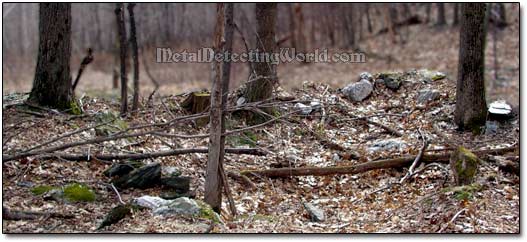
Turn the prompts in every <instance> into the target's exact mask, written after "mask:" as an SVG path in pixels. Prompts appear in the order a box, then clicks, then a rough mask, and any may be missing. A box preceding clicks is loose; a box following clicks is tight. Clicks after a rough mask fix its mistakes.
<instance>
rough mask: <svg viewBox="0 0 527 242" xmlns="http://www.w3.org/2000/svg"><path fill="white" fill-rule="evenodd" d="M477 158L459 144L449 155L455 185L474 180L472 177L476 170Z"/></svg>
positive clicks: (465, 183)
mask: <svg viewBox="0 0 527 242" xmlns="http://www.w3.org/2000/svg"><path fill="white" fill-rule="evenodd" d="M478 164H479V159H478V157H477V156H476V155H475V154H474V153H472V152H470V151H469V150H467V149H465V148H464V147H463V146H459V147H458V148H457V149H456V150H455V151H454V152H453V153H452V155H451V156H450V168H451V169H452V172H453V174H454V180H455V182H456V185H458V186H462V185H468V184H471V183H472V182H473V181H474V177H475V175H476V173H477V171H478Z"/></svg>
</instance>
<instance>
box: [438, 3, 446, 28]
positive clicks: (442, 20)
mask: <svg viewBox="0 0 527 242" xmlns="http://www.w3.org/2000/svg"><path fill="white" fill-rule="evenodd" d="M436 4H437V25H438V26H443V25H445V24H446V17H445V3H436Z"/></svg>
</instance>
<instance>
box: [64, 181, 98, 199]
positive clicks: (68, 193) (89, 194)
mask: <svg viewBox="0 0 527 242" xmlns="http://www.w3.org/2000/svg"><path fill="white" fill-rule="evenodd" d="M63 193H64V199H66V201H68V202H93V201H95V193H94V192H93V191H92V190H91V189H90V188H89V187H87V186H85V185H81V184H77V183H74V184H70V185H67V186H66V187H64V191H63Z"/></svg>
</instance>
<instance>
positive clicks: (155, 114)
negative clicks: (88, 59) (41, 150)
mask: <svg viewBox="0 0 527 242" xmlns="http://www.w3.org/2000/svg"><path fill="white" fill-rule="evenodd" d="M515 17H516V16H514V15H512V18H513V19H511V22H512V23H514V24H512V25H511V26H509V27H508V28H507V29H505V30H504V32H503V35H502V36H501V37H500V42H499V48H498V49H499V50H500V51H501V53H502V54H501V55H499V62H500V70H501V71H500V76H501V79H500V80H493V77H492V76H493V73H492V68H493V66H492V61H491V60H492V52H491V48H487V68H486V70H487V71H486V76H487V79H488V80H493V81H492V83H491V84H490V85H492V86H491V87H492V88H489V89H488V95H487V99H488V100H489V101H494V100H497V99H505V100H507V101H508V102H509V103H511V104H512V106H517V105H519V78H520V77H519V38H518V37H519V24H518V23H519V21H518V20H514V18H515ZM408 30H409V31H410V32H409V38H408V41H407V43H406V44H405V45H393V44H392V43H390V42H389V38H388V37H387V36H386V35H380V36H376V37H374V38H372V39H370V40H368V41H365V42H364V43H365V44H364V45H365V46H361V47H362V49H364V50H365V51H366V53H367V51H368V50H376V51H377V52H378V53H377V55H376V56H375V57H372V58H370V59H368V63H367V64H359V65H345V64H340V65H338V64H336V65H335V64H322V63H318V64H308V65H302V64H288V65H284V66H283V67H279V73H280V74H279V75H280V79H281V80H282V85H283V86H284V89H285V90H283V89H280V90H278V91H277V93H276V94H277V95H279V96H292V97H295V98H296V99H297V100H308V101H309V100H318V101H319V102H321V103H322V104H323V105H324V107H325V110H324V111H325V118H324V122H323V126H320V124H321V122H322V121H321V119H322V117H321V116H323V115H322V113H321V112H316V113H314V114H310V115H307V116H301V115H289V116H287V117H284V118H283V119H280V120H279V122H276V123H272V124H269V125H267V126H265V127H261V128H257V129H252V130H250V131H248V132H247V133H241V134H238V135H236V136H233V138H232V139H228V140H227V146H228V147H255V148H261V149H263V150H265V151H267V152H268V154H267V155H266V156H250V155H231V154H227V155H226V162H225V170H226V171H233V172H238V171H240V170H246V169H269V168H271V167H275V166H277V165H284V164H287V166H293V167H306V166H317V167H328V166H343V165H355V164H361V163H364V162H368V161H373V160H379V159H385V158H395V157H400V156H404V155H408V154H412V155H416V154H417V153H418V151H419V149H420V148H421V146H422V140H421V139H420V138H419V132H421V133H423V134H424V135H426V136H427V137H428V139H429V141H430V145H429V146H428V148H427V150H428V151H429V153H441V152H449V149H450V148H452V147H453V145H452V144H462V145H464V146H465V147H466V148H468V149H471V150H481V149H490V148H499V147H511V146H514V145H517V144H518V142H519V132H520V131H519V129H520V124H519V120H518V119H513V120H509V121H506V122H502V123H500V124H499V128H498V130H497V133H496V134H480V135H473V134H471V133H461V132H458V131H456V130H455V128H456V127H455V125H454V124H453V123H452V117H453V111H454V107H455V77H456V74H457V69H456V66H457V55H458V44H457V43H458V34H457V31H451V29H437V28H430V27H429V26H428V27H427V26H421V25H419V26H412V27H410V28H409V29H408ZM487 43H488V45H489V46H491V45H492V39H489V42H487ZM388 56H391V57H392V58H387V57H388ZM240 68H242V67H240ZM421 68H430V69H433V70H435V71H441V72H444V73H446V74H447V78H445V79H441V80H438V81H434V82H431V83H423V82H420V81H418V80H413V81H412V80H407V81H405V82H403V86H402V87H401V88H400V89H399V90H398V91H392V90H390V89H387V88H386V87H384V86H383V85H376V86H375V90H374V92H373V93H372V95H371V96H370V97H369V98H367V99H366V100H364V101H362V102H350V101H349V100H347V99H346V98H344V97H343V95H342V94H340V93H339V91H338V90H337V89H338V88H341V87H343V86H344V85H346V84H348V83H350V82H353V81H355V80H356V79H357V78H358V74H359V73H360V72H362V71H368V72H371V73H372V74H375V73H377V72H384V71H396V70H399V71H404V72H407V71H410V70H411V69H421ZM174 69H177V68H174ZM208 70H209V68H208V66H207V67H204V68H203V71H201V73H208ZM93 72H95V73H92V74H86V76H85V77H84V78H86V80H90V83H89V84H88V83H86V82H87V81H86V82H82V81H81V86H80V87H79V91H80V92H81V93H85V94H86V95H84V96H83V97H82V100H83V107H84V110H85V112H86V113H87V114H88V115H86V116H84V117H74V118H71V117H70V116H67V115H51V114H49V113H45V112H43V113H44V114H45V115H44V116H35V115H34V114H31V113H27V112H26V113H24V112H20V110H19V109H17V108H16V107H15V106H11V107H7V108H4V109H3V117H2V123H3V129H2V137H3V146H2V153H3V154H4V155H6V154H13V153H16V152H19V151H21V150H24V149H27V148H29V147H32V146H34V145H36V144H39V143H43V142H45V141H47V140H50V139H51V138H53V137H56V136H57V135H60V134H63V133H66V132H71V131H74V130H77V129H79V128H80V127H88V126H90V125H94V124H95V123H96V120H95V118H94V115H95V114H96V113H99V112H102V111H113V112H118V110H119V104H118V102H117V101H116V100H115V99H111V98H109V97H111V96H112V95H116V94H117V91H115V93H113V91H112V90H111V86H110V83H111V82H110V79H111V77H110V75H108V74H106V73H103V72H97V71H95V70H93ZM153 72H154V73H156V71H155V70H154V71H153ZM240 72H241V71H240ZM86 73H89V71H87V72H86ZM233 73H235V74H233V75H234V77H233V78H234V79H235V81H234V85H233V86H234V87H235V88H236V87H237V86H238V85H237V83H240V82H242V81H243V78H244V77H246V74H243V73H242V74H236V73H237V72H236V71H234V72H233ZM202 75H203V76H200V75H199V74H192V75H187V76H184V77H178V78H179V79H187V80H188V79H190V80H192V81H190V82H184V83H182V82H179V81H181V80H179V79H178V81H164V82H163V83H162V87H161V89H160V94H161V96H157V97H156V98H155V99H154V100H155V105H154V106H153V107H152V108H149V109H145V110H144V111H143V112H141V113H140V114H138V115H136V116H133V117H128V118H127V119H126V122H127V124H128V126H134V125H138V124H145V123H152V122H163V121H167V120H171V119H172V118H173V115H175V116H181V115H185V113H184V111H183V110H182V109H181V107H180V106H179V103H180V102H181V101H182V100H183V99H184V96H182V95H173V94H174V93H181V92H183V91H188V89H189V88H188V87H189V86H192V88H200V87H207V85H208V82H207V81H203V80H208V78H209V75H208V74H202ZM240 76H242V77H240ZM167 77H170V75H167ZM193 77H194V79H193ZM236 78H238V79H239V80H237V79H236ZM26 79H30V78H26ZM144 79H145V80H148V79H147V78H146V77H145V78H144ZM160 79H164V78H160ZM142 80H143V79H142ZM197 80H201V81H197ZM94 83H95V84H94ZM321 83H324V84H321ZM4 84H5V85H4V94H5V93H9V92H12V91H25V92H27V91H29V89H28V87H29V86H30V85H31V83H30V82H29V84H27V83H25V84H24V83H15V82H9V81H7V82H4ZM28 85H29V86H28ZM145 85H147V84H145ZM423 88H433V89H438V90H439V91H440V93H441V94H440V98H439V100H436V101H434V102H431V103H428V104H426V105H417V104H416V102H415V100H416V96H417V94H418V91H419V90H421V89H423ZM108 90H110V91H108ZM151 90H152V87H151V86H149V87H148V86H147V87H146V88H144V91H143V94H144V95H143V96H145V97H146V96H148V94H149V92H150V91H151ZM99 94H100V95H99ZM101 96H105V97H106V98H101ZM161 100H162V101H163V102H161ZM294 103H295V102H289V103H282V104H280V106H281V107H282V108H284V110H281V109H280V110H281V112H282V113H286V111H287V110H290V109H291V108H292V107H293V105H294ZM4 104H5V103H4ZM337 104H338V105H337ZM337 106H340V107H344V108H345V110H347V112H343V111H342V110H339V109H337V108H336V107H337ZM350 114H351V115H353V116H359V117H365V116H372V115H373V116H374V117H372V118H371V120H372V121H375V122H378V123H382V124H384V125H387V126H390V127H392V128H393V129H395V130H397V131H399V132H401V133H402V134H403V136H402V137H395V136H393V134H390V133H386V132H385V130H384V129H382V128H379V127H378V126H375V125H371V124H365V123H364V122H361V121H358V120H350V117H349V115H350ZM228 124H229V127H228V128H240V127H245V126H247V125H246V124H245V123H244V122H243V121H242V120H238V119H236V118H234V117H229V122H228ZM321 127H323V128H321ZM310 130H311V131H315V132H322V133H323V134H324V136H325V137H326V138H327V139H328V140H331V141H332V142H334V143H336V144H338V145H339V146H341V147H344V148H345V150H346V151H345V152H343V151H338V150H332V149H331V148H328V147H326V146H324V144H323V142H321V140H320V139H319V138H316V137H315V136H314V135H312V134H313V133H312V132H310ZM169 131H170V132H172V133H185V134H198V133H207V132H208V129H207V128H206V127H204V128H196V127H195V125H193V124H192V122H187V123H180V124H178V125H175V126H172V127H171V129H170V130H169ZM94 136H95V132H94V131H93V130H88V131H86V132H83V133H80V134H77V135H73V136H71V137H69V138H67V139H64V140H61V141H59V142H58V143H67V142H73V141H77V140H84V139H88V138H92V137H94ZM387 140H392V141H393V140H395V141H396V142H397V143H399V144H403V145H401V146H400V147H398V148H395V149H388V150H384V151H373V150H372V149H371V147H372V146H373V145H374V144H375V143H378V142H380V141H387ZM168 144H170V145H171V146H174V147H177V148H192V147H206V146H207V144H208V143H207V139H206V138H205V139H182V138H170V139H166V138H159V137H152V136H146V137H141V138H131V139H123V140H118V141H109V142H105V143H103V144H92V145H88V146H82V147H74V148H70V149H68V150H67V152H71V153H87V152H92V153H96V152H103V151H104V153H125V152H130V153H143V152H154V151H161V150H169V149H171V147H170V146H168ZM348 153H357V154H359V156H360V158H358V159H354V158H350V155H349V154H348ZM429 153H427V154H429ZM518 157H519V154H518V151H516V152H512V153H510V154H504V155H502V156H499V157H488V156H484V157H480V158H482V159H484V160H487V161H488V162H487V163H484V165H482V166H480V167H479V169H478V175H477V180H476V182H477V183H478V184H480V185H481V187H480V188H479V189H477V190H476V191H473V192H471V193H470V194H466V195H467V196H462V197H460V196H457V195H459V194H458V193H456V192H453V191H451V190H449V189H448V187H452V186H453V177H452V175H451V174H450V173H447V172H445V171H444V170H443V169H441V168H440V167H443V168H447V169H448V166H447V164H443V163H442V164H441V165H440V166H437V167H431V168H430V169H426V170H424V171H423V172H422V173H420V174H419V175H417V176H416V177H415V178H413V179H410V180H409V181H407V182H406V183H405V184H403V185H400V186H399V185H391V186H390V187H389V188H386V186H389V185H390V184H394V183H396V182H398V181H399V180H400V179H401V178H402V177H403V176H405V174H406V172H407V169H406V168H404V169H380V170H372V171H368V172H364V173H359V174H353V175H334V176H320V177H319V176H305V177H292V178H276V179H274V178H264V177H251V180H252V182H253V183H254V184H255V185H256V189H255V190H251V189H249V188H247V187H245V185H244V184H241V183H239V182H238V181H236V180H232V179H231V178H229V184H230V186H231V190H232V194H233V198H234V201H235V203H236V207H237V210H238V212H239V213H240V215H239V216H237V217H235V218H232V217H230V216H228V214H229V212H228V211H227V210H228V209H227V208H228V206H227V203H226V201H224V204H223V208H224V209H225V210H226V212H225V214H226V216H225V217H223V220H224V223H223V224H217V225H216V226H215V227H214V229H213V230H212V232H220V233H221V232H224V233H252V232H264V233H271V232H308V233H309V232H331V233H334V232H344V233H353V232H423V233H432V232H439V231H441V232H464V233H478V232H481V233H519V219H520V214H519V211H520V210H519V209H520V202H519V196H520V193H519V192H520V190H519V179H520V178H519V177H518V176H516V175H514V174H511V173H508V172H504V171H502V170H501V169H499V167H498V164H496V163H495V162H492V161H490V160H495V159H512V160H517V159H518ZM206 160H207V155H206V154H185V155H178V156H172V157H161V158H156V159H154V160H152V159H148V160H145V162H146V163H150V162H154V161H155V162H159V163H161V164H162V165H163V166H165V165H166V166H175V167H177V168H179V169H180V171H181V172H182V175H184V176H190V177H192V183H191V188H192V189H193V190H195V191H196V198H197V199H203V192H204V191H203V189H204V188H203V185H204V175H205V164H206ZM108 167H109V164H107V163H105V162H98V161H91V162H68V161H64V160H61V159H40V158H38V157H29V158H24V159H19V160H14V161H8V162H3V166H2V176H3V179H2V188H3V189H2V191H3V206H4V207H7V208H10V209H14V210H31V211H41V212H60V213H65V214H71V215H73V216H74V218H70V219H62V218H48V217H43V218H41V219H37V220H21V221H8V220H3V232H6V233H34V232H37V233H65V232H157V233H163V232H204V231H206V230H208V228H209V221H207V220H206V219H201V218H192V217H181V216H171V217H163V216H154V215H152V213H151V212H150V211H140V212H135V213H134V214H133V215H132V216H131V217H127V218H125V219H124V220H122V221H120V222H119V223H117V224H114V225H111V226H109V227H106V228H104V229H102V230H96V227H97V226H98V225H99V223H100V222H101V221H102V219H103V218H104V216H105V215H106V214H107V213H108V211H109V210H110V209H111V208H112V207H114V206H115V205H117V204H118V202H117V201H116V198H115V193H114V192H113V191H112V190H110V189H108V188H107V186H105V185H104V184H102V183H105V182H108V178H106V177H105V176H103V175H102V172H103V171H104V170H105V169H106V168H108ZM70 182H80V183H84V184H87V185H89V186H90V187H91V188H92V189H94V191H95V192H96V194H97V199H96V201H95V202H92V203H60V202H56V201H45V200H43V199H42V197H39V196H35V195H33V194H32V193H31V191H30V190H31V188H30V187H28V186H37V185H55V186H61V185H65V184H67V183H70ZM159 193H160V190H159V189H156V188H152V189H147V190H139V189H127V190H124V191H121V196H122V199H123V200H124V201H131V200H132V199H133V198H136V197H139V196H142V195H158V194H159ZM224 200H225V199H224ZM303 201H306V202H310V203H312V204H315V205H316V206H318V207H319V208H321V209H322V210H323V211H324V212H325V215H326V220H325V221H324V222H311V220H310V218H309V216H308V213H307V212H306V210H305V209H304V207H303V205H302V202H303Z"/></svg>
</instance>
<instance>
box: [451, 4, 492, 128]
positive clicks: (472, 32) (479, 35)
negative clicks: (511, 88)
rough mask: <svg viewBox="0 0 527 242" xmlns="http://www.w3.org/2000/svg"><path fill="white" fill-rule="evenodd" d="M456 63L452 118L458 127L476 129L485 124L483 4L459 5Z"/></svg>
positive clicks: (484, 31)
mask: <svg viewBox="0 0 527 242" xmlns="http://www.w3.org/2000/svg"><path fill="white" fill-rule="evenodd" d="M461 13H462V15H461V28H460V38H459V39H460V43H459V65H458V69H459V70H458V79H457V92H456V110H455V114H454V121H455V123H456V124H457V125H458V127H459V129H460V130H472V131H475V132H479V127H480V126H482V125H484V124H485V119H486V116H487V104H486V100H485V81H484V80H485V75H484V74H485V37H486V27H485V4H484V3H463V4H462V5H461Z"/></svg>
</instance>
